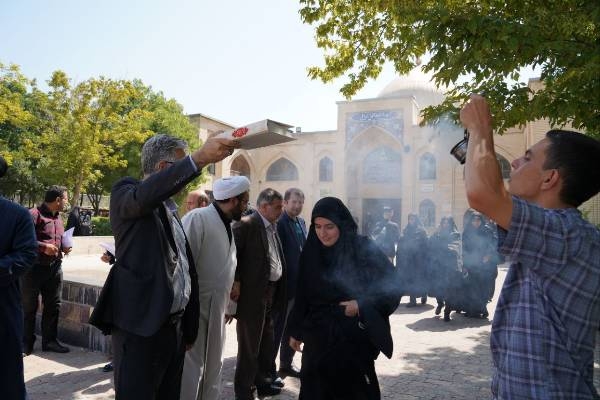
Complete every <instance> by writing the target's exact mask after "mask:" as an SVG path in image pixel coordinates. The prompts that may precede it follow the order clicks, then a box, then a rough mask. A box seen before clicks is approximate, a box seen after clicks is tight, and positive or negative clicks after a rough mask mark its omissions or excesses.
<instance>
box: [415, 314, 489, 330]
mask: <svg viewBox="0 0 600 400" xmlns="http://www.w3.org/2000/svg"><path fill="white" fill-rule="evenodd" d="M490 324H491V321H490V320H489V319H484V318H467V317H465V316H464V314H457V313H455V312H453V313H452V314H450V321H448V322H445V321H444V320H443V318H442V317H441V316H439V315H435V316H432V317H429V318H423V319H420V320H418V321H416V322H414V323H412V324H406V327H407V328H408V329H412V330H413V331H417V332H418V331H429V332H446V331H456V330H458V329H463V328H478V327H481V326H486V325H490Z"/></svg>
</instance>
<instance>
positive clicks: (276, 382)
mask: <svg viewBox="0 0 600 400" xmlns="http://www.w3.org/2000/svg"><path fill="white" fill-rule="evenodd" d="M271 386H275V387H278V388H282V387H284V386H285V383H283V379H281V378H280V377H278V376H277V377H275V378H273V382H271Z"/></svg>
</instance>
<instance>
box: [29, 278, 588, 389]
mask: <svg viewBox="0 0 600 400" xmlns="http://www.w3.org/2000/svg"><path fill="white" fill-rule="evenodd" d="M505 274H506V271H505V270H504V269H503V268H501V269H500V271H499V277H498V280H497V282H496V283H497V290H496V297H497V295H498V293H499V290H500V286H501V285H502V281H503V280H504V277H505ZM495 300H496V299H494V302H493V303H492V304H490V305H489V306H488V309H489V310H490V314H491V315H490V319H491V318H492V316H493V315H492V314H493V312H492V310H493V309H494V308H495ZM406 301H407V298H403V302H402V304H401V305H400V307H398V310H396V312H395V314H394V315H393V316H392V318H391V325H392V332H393V336H394V346H395V351H394V355H393V357H392V359H391V360H388V359H387V358H385V357H383V356H380V358H379V359H378V360H377V362H376V368H377V372H378V376H379V379H380V386H381V391H382V398H383V399H386V400H391V399H394V400H425V399H427V400H434V399H435V400H437V399H439V400H442V399H443V400H450V399H468V400H472V399H477V400H478V399H482V400H484V399H489V398H490V390H489V380H490V368H491V364H490V363H491V361H490V351H489V332H490V321H488V320H481V319H470V318H466V317H464V316H462V315H455V314H452V316H451V318H452V321H451V322H447V323H445V322H444V321H443V320H441V319H440V318H439V317H436V316H434V312H433V311H434V304H435V299H429V302H428V304H426V305H423V306H418V307H415V308H406V307H405V304H406ZM227 337H228V339H227V344H226V350H225V368H224V369H225V375H224V389H223V395H222V396H221V399H222V400H231V399H233V372H234V367H235V354H236V351H237V343H236V340H235V326H234V324H232V325H230V326H229V327H228V331H227ZM598 339H600V337H598ZM36 345H37V346H36V348H35V353H34V354H32V355H30V356H28V357H25V380H26V382H27V389H28V392H29V396H30V399H31V400H55V399H60V400H67V399H86V400H92V399H114V391H113V389H112V375H111V374H108V373H104V372H102V371H101V370H100V368H101V367H102V365H104V363H105V362H106V357H105V356H104V355H102V354H99V353H93V352H88V351H85V350H82V349H75V348H74V349H72V351H71V353H69V354H55V353H42V352H41V351H40V349H39V340H38V341H37V343H36ZM596 349H597V350H596V360H597V362H596V364H595V367H596V369H598V368H599V365H598V360H599V359H600V352H599V351H598V346H597V348H596ZM296 363H297V364H298V365H299V364H300V360H299V357H298V356H297V359H296ZM597 375H598V374H596V386H597V387H598V386H599V380H598V376H597ZM285 384H286V386H285V388H284V390H283V391H282V393H281V394H280V395H279V396H273V397H271V399H273V400H289V399H296V398H297V394H298V384H299V381H298V380H296V379H293V378H286V380H285ZM266 399H269V398H266Z"/></svg>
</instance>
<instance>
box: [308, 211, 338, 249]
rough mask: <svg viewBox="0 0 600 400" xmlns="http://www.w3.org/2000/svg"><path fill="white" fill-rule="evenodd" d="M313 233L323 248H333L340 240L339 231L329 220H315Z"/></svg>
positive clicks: (320, 218) (318, 218)
mask: <svg viewBox="0 0 600 400" xmlns="http://www.w3.org/2000/svg"><path fill="white" fill-rule="evenodd" d="M314 225H315V233H316V234H317V237H318V238H319V240H320V241H321V243H323V246H325V247H331V246H333V245H334V244H335V243H336V242H337V241H338V239H339V238H340V230H339V228H338V227H337V225H336V224H334V223H333V222H332V221H331V220H329V219H327V218H323V217H317V218H315V222H314Z"/></svg>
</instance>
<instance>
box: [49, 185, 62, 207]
mask: <svg viewBox="0 0 600 400" xmlns="http://www.w3.org/2000/svg"><path fill="white" fill-rule="evenodd" d="M66 191H67V188H66V187H64V186H58V185H52V186H50V187H49V188H48V189H47V190H46V194H45V195H44V202H46V203H52V202H53V201H55V200H56V198H57V197H63V195H64V194H65V192H66Z"/></svg>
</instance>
